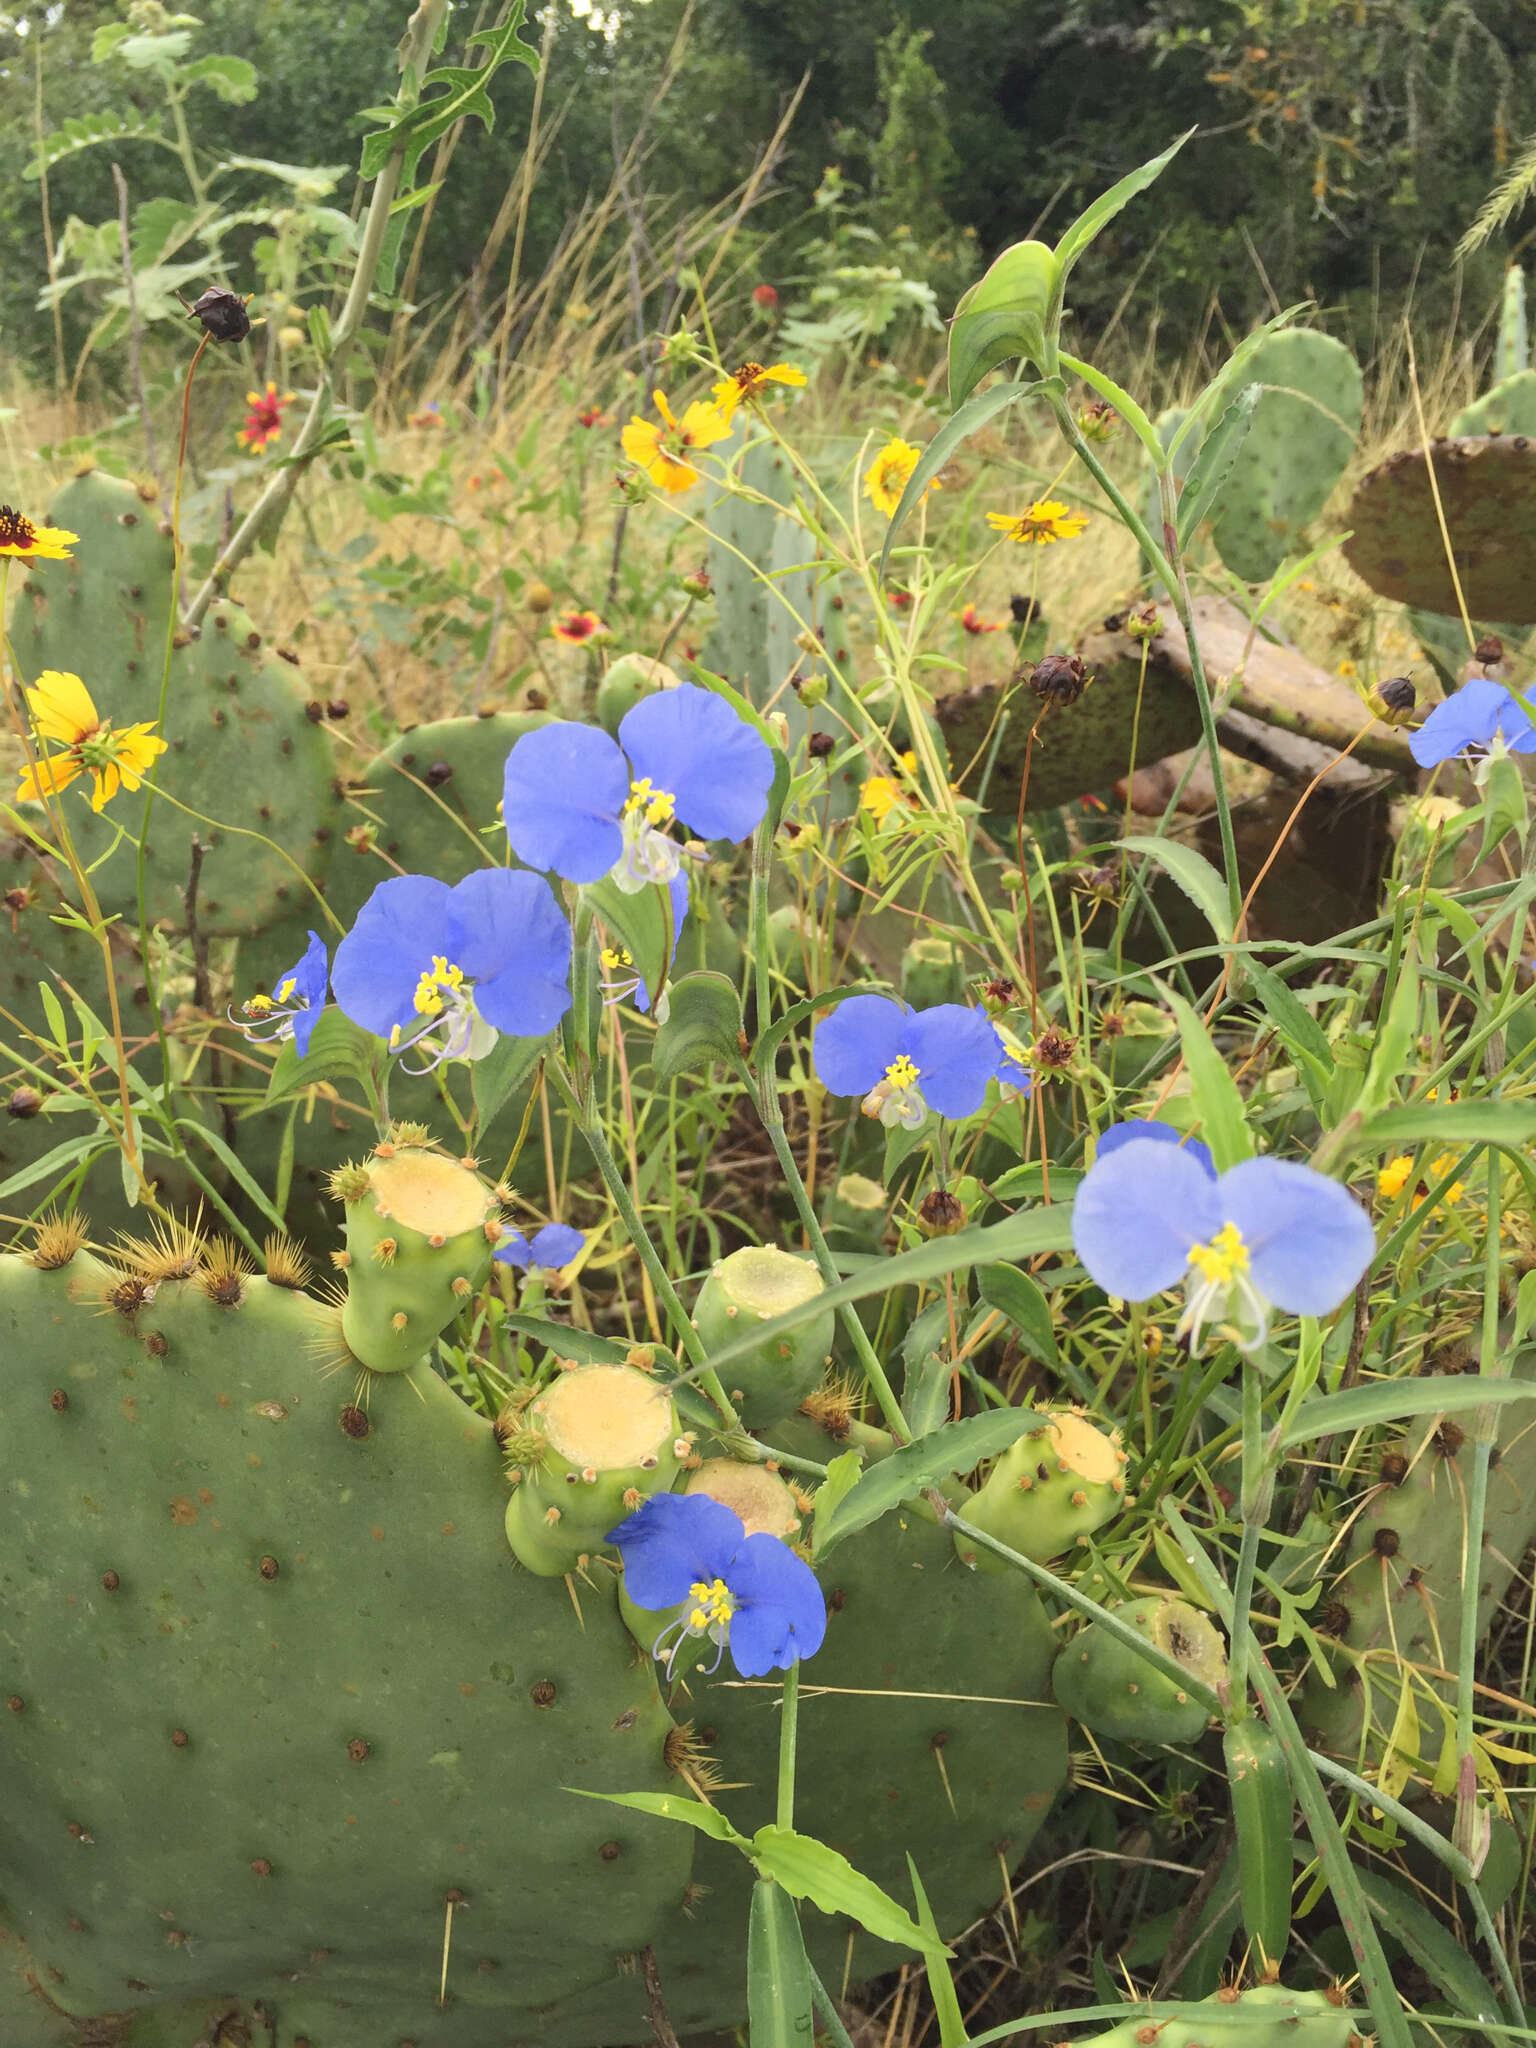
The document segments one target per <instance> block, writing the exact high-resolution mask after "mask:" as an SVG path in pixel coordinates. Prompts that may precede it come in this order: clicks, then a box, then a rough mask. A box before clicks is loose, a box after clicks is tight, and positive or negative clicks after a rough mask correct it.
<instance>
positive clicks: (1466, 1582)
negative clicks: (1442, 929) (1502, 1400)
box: [1452, 1147, 1514, 1856]
mask: <svg viewBox="0 0 1536 2048" xmlns="http://www.w3.org/2000/svg"><path fill="white" fill-rule="evenodd" d="M1487 1171H1488V1220H1487V1233H1488V1234H1487V1248H1486V1252H1485V1256H1484V1262H1483V1341H1482V1356H1481V1358H1480V1360H1479V1362H1478V1370H1479V1371H1480V1372H1481V1373H1483V1374H1485V1375H1486V1376H1487V1377H1488V1378H1489V1379H1507V1378H1508V1377H1509V1369H1510V1365H1511V1363H1512V1361H1513V1357H1514V1351H1513V1347H1511V1349H1510V1351H1509V1352H1508V1353H1507V1354H1505V1353H1503V1352H1502V1351H1501V1348H1500V1345H1499V1208H1500V1174H1501V1171H1502V1166H1501V1161H1500V1155H1499V1154H1498V1152H1497V1151H1495V1150H1494V1149H1493V1148H1492V1147H1490V1148H1489V1152H1488V1159H1487ZM1473 1428H1474V1442H1473V1446H1472V1470H1471V1472H1470V1474H1469V1475H1468V1481H1467V1531H1466V1540H1465V1542H1464V1543H1463V1545H1462V1553H1461V1555H1462V1568H1461V1573H1462V1585H1461V1641H1460V1644H1459V1646H1458V1650H1457V1657H1456V1818H1455V1822H1454V1825H1453V1827H1452V1836H1453V1839H1454V1841H1455V1843H1456V1846H1457V1848H1458V1849H1460V1850H1461V1852H1462V1854H1463V1855H1465V1856H1470V1855H1471V1854H1472V1853H1473V1844H1474V1841H1475V1839H1476V1833H1477V1825H1476V1823H1477V1761H1476V1757H1475V1754H1474V1751H1473V1735H1472V1683H1473V1674H1474V1673H1475V1671H1476V1669H1477V1609H1478V1598H1477V1589H1478V1582H1479V1579H1480V1578H1481V1575H1482V1557H1483V1530H1484V1527H1485V1526H1486V1521H1487V1514H1488V1471H1489V1467H1490V1465H1491V1464H1492V1462H1493V1447H1494V1444H1495V1442H1496V1441H1497V1440H1498V1434H1499V1411H1498V1409H1497V1408H1492V1407H1490V1408H1480V1409H1479V1410H1478V1411H1477V1419H1476V1422H1475V1424H1474V1426H1473Z"/></svg>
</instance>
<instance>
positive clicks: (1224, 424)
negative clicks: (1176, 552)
mask: <svg viewBox="0 0 1536 2048" xmlns="http://www.w3.org/2000/svg"><path fill="white" fill-rule="evenodd" d="M1262 396H1263V387H1262V385H1259V384H1249V385H1246V386H1245V387H1244V388H1243V390H1241V391H1240V392H1239V393H1238V394H1237V396H1236V398H1234V399H1233V401H1232V403H1231V404H1230V405H1229V406H1228V407H1227V409H1226V411H1225V412H1224V413H1223V414H1222V416H1221V418H1220V419H1219V420H1218V421H1217V422H1216V424H1215V426H1214V427H1212V429H1211V431H1210V433H1209V434H1207V435H1206V437H1205V440H1204V441H1203V442H1202V443H1201V445H1200V453H1199V454H1198V455H1197V456H1196V457H1195V463H1194V467H1193V468H1192V469H1191V470H1190V472H1189V475H1188V476H1187V477H1186V478H1185V479H1184V488H1183V490H1182V491H1181V492H1180V493H1179V545H1180V547H1182V548H1187V547H1188V546H1189V543H1190V541H1191V540H1192V539H1193V538H1194V534H1195V529H1196V528H1197V527H1198V526H1199V524H1200V522H1201V520H1202V519H1204V518H1206V517H1207V516H1208V515H1209V514H1210V513H1211V512H1212V511H1213V510H1214V509H1215V506H1216V502H1217V500H1218V499H1219V497H1220V496H1221V487H1222V485H1223V484H1224V483H1225V482H1226V480H1227V478H1228V477H1229V476H1230V475H1231V473H1232V465H1233V463H1234V462H1236V460H1237V458H1238V455H1239V454H1240V452H1241V450H1242V446H1243V443H1244V442H1245V441H1246V440H1247V438H1248V429H1249V428H1250V427H1251V426H1252V425H1253V415H1254V413H1255V412H1256V411H1257V409H1258V403H1259V400H1260V398H1261V397H1262Z"/></svg>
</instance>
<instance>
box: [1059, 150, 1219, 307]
mask: <svg viewBox="0 0 1536 2048" xmlns="http://www.w3.org/2000/svg"><path fill="white" fill-rule="evenodd" d="M1194 132H1195V131H1194V129H1193V128H1186V129H1185V131H1184V133H1183V134H1182V135H1181V136H1180V137H1179V138H1178V140H1177V141H1176V142H1170V143H1169V145H1168V147H1167V148H1166V149H1165V150H1164V151H1163V152H1162V154H1161V155H1160V156H1155V157H1153V158H1151V160H1150V161H1149V162H1147V163H1144V164H1142V165H1140V166H1139V167H1138V168H1137V169H1136V170H1134V171H1129V172H1127V174H1126V175H1125V176H1124V177H1123V178H1121V179H1120V181H1119V182H1118V184H1114V185H1111V186H1110V188H1109V190H1108V191H1107V192H1103V193H1100V195H1099V197H1098V198H1097V199H1095V200H1094V202H1093V204H1092V205H1091V206H1089V207H1086V208H1084V210H1083V212H1081V213H1080V214H1079V215H1078V217H1077V219H1076V220H1075V221H1073V223H1072V225H1071V227H1069V228H1068V229H1067V232H1066V233H1065V234H1064V235H1063V236H1062V238H1061V240H1060V241H1059V242H1058V243H1057V244H1056V263H1057V267H1058V269H1059V270H1060V272H1061V278H1062V282H1063V283H1065V281H1066V278H1067V275H1068V273H1069V272H1070V270H1071V268H1072V266H1073V264H1074V263H1075V262H1076V261H1077V259H1078V257H1079V256H1081V255H1082V253H1083V251H1084V250H1085V249H1086V248H1087V247H1088V244H1089V243H1090V242H1091V241H1092V240H1093V238H1094V236H1095V235H1097V234H1098V233H1099V231H1100V229H1101V228H1104V227H1106V226H1107V225H1108V224H1109V222H1110V221H1112V220H1113V219H1114V217H1115V215H1116V214H1117V213H1118V212H1119V211H1120V209H1121V207H1123V206H1125V205H1126V204H1127V203H1128V202H1129V201H1130V200H1132V199H1134V198H1135V197H1136V195H1137V193H1138V192H1145V191H1146V189H1147V187H1148V186H1149V185H1150V184H1151V183H1152V182H1153V181H1154V179H1157V178H1160V177H1161V176H1162V174H1163V172H1164V171H1165V170H1166V169H1167V167H1168V165H1169V164H1170V163H1172V161H1173V159H1174V158H1175V157H1176V156H1177V155H1178V153H1179V151H1180V150H1181V149H1182V148H1183V147H1184V145H1185V143H1186V142H1188V140H1189V138H1190V136H1191V135H1193V134H1194Z"/></svg>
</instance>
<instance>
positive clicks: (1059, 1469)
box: [955, 1408, 1126, 1571]
mask: <svg viewBox="0 0 1536 2048" xmlns="http://www.w3.org/2000/svg"><path fill="white" fill-rule="evenodd" d="M1125 1464H1126V1455H1125V1452H1124V1451H1123V1450H1122V1449H1121V1448H1120V1439H1119V1436H1118V1434H1115V1435H1112V1436H1106V1435H1105V1433H1104V1431H1103V1430H1102V1429H1097V1428H1095V1426H1094V1425H1093V1424H1092V1423H1091V1422H1090V1421H1089V1420H1088V1419H1087V1417H1086V1416H1084V1415H1080V1414H1078V1412H1077V1411H1076V1409H1073V1408H1049V1409H1048V1408H1042V1409H1041V1410H1040V1423H1039V1427H1038V1428H1037V1429H1032V1430H1031V1431H1030V1432H1029V1434H1028V1435H1027V1436H1022V1437H1020V1438H1019V1440H1018V1442H1017V1443H1015V1444H1013V1445H1012V1446H1011V1447H1010V1448H1009V1449H1008V1450H1006V1451H1004V1453H1003V1455H1002V1456H1001V1457H1000V1458H999V1459H998V1461H997V1463H996V1464H995V1465H994V1466H993V1467H992V1471H991V1474H990V1476H989V1478H988V1479H987V1482H986V1484H985V1485H984V1486H983V1487H982V1488H981V1490H980V1492H979V1493H978V1494H977V1495H976V1497H975V1498H974V1500H972V1501H971V1503H970V1505H969V1506H968V1507H965V1508H963V1509H962V1510H961V1512H962V1514H963V1517H964V1519H965V1520H966V1521H967V1522H972V1523H974V1524H975V1526H976V1527H977V1528H978V1529H985V1530H986V1532H987V1534H988V1535H989V1536H995V1537H996V1538H997V1540H998V1541H999V1542H1000V1543H1006V1544H1007V1545H1008V1547H1009V1548H1010V1549H1011V1550H1017V1551H1020V1552H1022V1554H1023V1555H1024V1556H1025V1557H1028V1558H1033V1559H1034V1561H1035V1563H1036V1564H1046V1563H1048V1562H1049V1561H1050V1559H1051V1558H1053V1557H1060V1555H1061V1553H1062V1552H1063V1551H1064V1550H1068V1549H1070V1548H1071V1546H1072V1545H1073V1544H1074V1543H1076V1542H1078V1541H1079V1540H1080V1539H1081V1538H1082V1537H1085V1536H1090V1535H1092V1533H1093V1531H1094V1530H1095V1529H1099V1528H1102V1527H1103V1525H1104V1524H1105V1523H1106V1522H1107V1521H1109V1520H1111V1519H1112V1517H1114V1516H1115V1515H1117V1514H1118V1513H1119V1512H1120V1510H1121V1508H1122V1507H1124V1505H1125V1479H1124V1477H1123V1474H1124V1471H1125ZM955 1544H956V1548H957V1549H958V1550H959V1552H960V1556H961V1558H962V1560H963V1561H964V1562H965V1563H966V1564H970V1565H974V1566H976V1567H977V1568H978V1569H979V1570H981V1571H1008V1570H1011V1569H1012V1567H1011V1566H1010V1565H1008V1564H1007V1562H1006V1561H1005V1560H1004V1559H1003V1558H1000V1557H998V1556H996V1555H995V1554H994V1553H993V1552H992V1551H989V1550H985V1549H983V1548H982V1547H981V1546H980V1545H979V1544H973V1543H972V1542H971V1540H970V1539H969V1537H966V1536H960V1535H957V1536H956V1538H955Z"/></svg>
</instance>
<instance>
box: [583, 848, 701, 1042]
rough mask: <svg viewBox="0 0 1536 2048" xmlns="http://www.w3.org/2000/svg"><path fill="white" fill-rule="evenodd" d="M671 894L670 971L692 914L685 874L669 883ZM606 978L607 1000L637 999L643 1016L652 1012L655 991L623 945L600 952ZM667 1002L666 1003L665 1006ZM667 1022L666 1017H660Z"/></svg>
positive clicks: (637, 1007) (603, 984) (620, 1001)
mask: <svg viewBox="0 0 1536 2048" xmlns="http://www.w3.org/2000/svg"><path fill="white" fill-rule="evenodd" d="M667 894H668V895H669V896H670V897H671V899H672V946H671V950H670V951H669V952H668V954H667V972H668V973H669V974H670V973H671V971H672V962H673V961H674V960H675V959H676V958H677V942H678V940H679V939H680V938H681V937H682V935H683V922H684V920H685V919H686V917H687V915H688V882H687V878H686V877H685V876H683V875H674V876H673V877H672V879H671V881H670V882H668V884H667ZM600 960H601V965H602V969H603V972H604V974H605V975H606V976H607V977H608V978H607V980H606V981H603V982H600V983H599V984H598V985H599V987H601V988H603V989H606V990H607V995H606V997H605V999H604V1000H605V1001H607V1002H609V1003H622V1002H623V1000H624V998H625V997H626V996H632V997H633V998H634V1003H635V1008H636V1009H637V1010H638V1011H639V1012H640V1014H641V1016H642V1017H643V1016H645V1015H647V1014H648V1012H649V1010H650V1007H651V992H650V990H649V989H648V988H647V987H646V985H645V980H644V977H643V976H642V975H640V974H638V973H637V972H636V971H635V960H634V955H633V954H632V953H630V952H629V951H628V950H627V948H625V947H623V946H619V945H607V946H604V948H603V950H602V953H601V955H600ZM664 1008H665V1005H663V1009H664ZM659 1021H660V1022H661V1023H665V1022H666V1018H665V1017H664V1016H663V1017H661V1018H660V1019H659Z"/></svg>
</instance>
